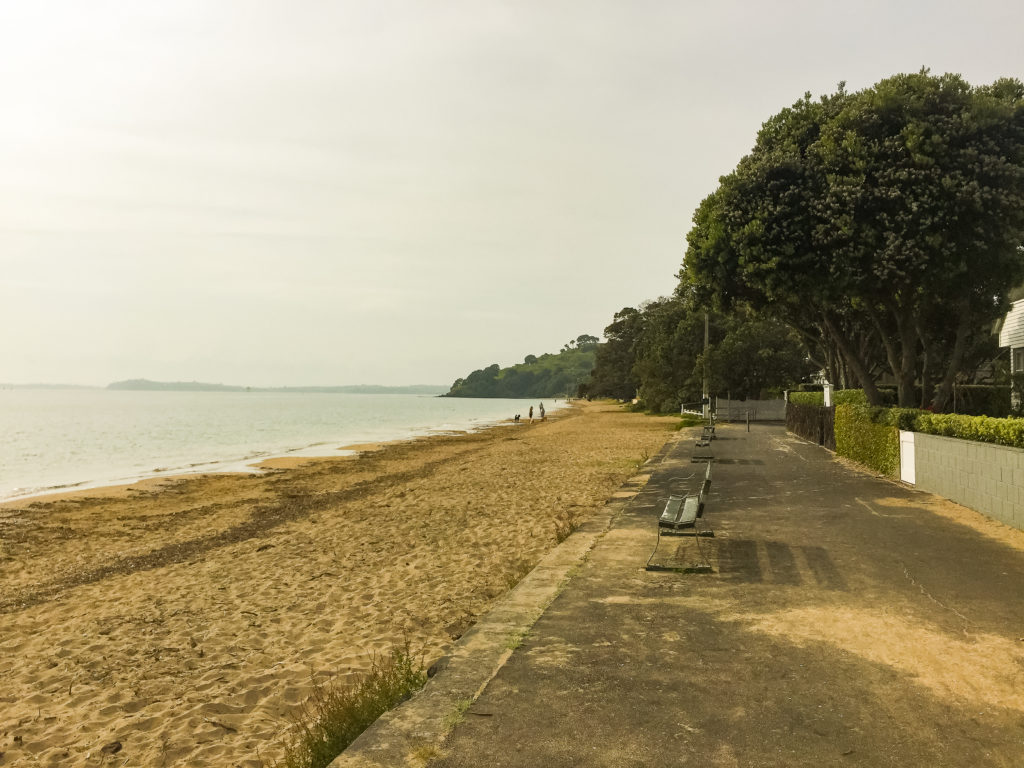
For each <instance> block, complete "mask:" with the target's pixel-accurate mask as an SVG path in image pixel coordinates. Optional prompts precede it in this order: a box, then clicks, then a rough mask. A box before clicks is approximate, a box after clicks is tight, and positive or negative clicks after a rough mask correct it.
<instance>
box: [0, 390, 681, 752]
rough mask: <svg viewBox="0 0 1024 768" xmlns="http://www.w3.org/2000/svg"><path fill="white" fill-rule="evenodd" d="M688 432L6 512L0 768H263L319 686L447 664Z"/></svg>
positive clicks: (534, 446) (571, 430) (530, 428)
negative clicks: (561, 535) (476, 626)
mask: <svg viewBox="0 0 1024 768" xmlns="http://www.w3.org/2000/svg"><path fill="white" fill-rule="evenodd" d="M675 423H677V420H676V419H674V418H671V417H669V418H651V417H646V416H642V415H638V414H630V413H625V412H623V411H622V410H620V409H619V408H618V407H616V406H610V405H597V404H586V405H583V406H581V407H577V408H572V409H569V410H567V411H565V412H559V413H558V414H557V418H549V420H548V421H547V422H545V423H539V422H538V423H535V424H533V425H528V424H522V425H518V426H512V425H509V426H502V427H497V428H494V429H490V430H486V431H484V432H480V433H475V434H468V435H458V436H438V437H431V438H426V439H422V440H416V441H410V442H404V443H397V444H391V445H385V446H382V447H377V449H376V450H366V451H365V452H364V453H361V454H359V456H357V457H347V458H332V459H322V460H321V459H317V460H303V461H290V462H285V463H275V464H274V465H273V468H270V469H268V472H267V474H264V475H252V476H250V475H211V476H205V477H198V478H197V477H191V478H187V479H176V480H170V481H168V480H160V481H150V482H147V483H140V484H136V485H133V486H131V487H130V488H121V489H110V490H109V491H107V490H91V491H87V492H82V493H79V494H74V495H70V496H64V497H61V498H59V499H52V498H48V499H45V500H37V501H34V502H32V501H22V502H15V503H11V504H7V505H4V506H0V753H3V754H2V756H0V765H5V766H7V765H12V766H14V765H18V766H20V765H25V766H27V765H61V766H93V765H146V766H185V765H189V766H227V765H231V766H236V765H237V766H263V765H270V764H271V763H272V762H273V760H274V759H277V758H279V757H280V756H281V754H282V744H283V738H282V736H283V731H284V730H285V728H286V727H287V726H288V723H289V716H290V715H291V714H292V713H294V712H295V711H296V709H297V708H298V707H299V705H301V703H302V702H303V701H304V700H305V699H306V698H307V697H308V695H309V693H310V690H311V685H312V681H314V680H319V681H323V680H327V679H331V678H345V677H347V676H351V675H356V674H358V673H359V672H360V671H361V670H364V669H365V668H366V667H367V665H368V662H369V658H370V656H371V655H372V654H374V653H378V654H379V653H386V652H387V651H388V650H389V649H390V648H391V647H392V646H394V645H396V644H402V643H403V642H405V641H406V640H408V641H409V642H410V643H411V644H412V646H413V647H414V648H416V649H420V650H421V652H422V653H423V656H424V659H425V660H426V662H427V663H428V664H429V663H430V662H431V661H432V660H433V659H435V658H438V657H440V656H441V655H443V654H444V653H445V652H446V650H447V649H448V648H449V647H450V646H451V644H452V643H453V642H454V640H455V639H457V638H458V637H459V636H460V635H461V634H462V633H463V632H464V631H465V630H466V629H467V628H468V627H469V626H471V625H472V623H473V621H474V619H475V617H477V616H479V615H480V614H481V613H483V612H485V611H486V610H487V609H488V607H489V606H490V605H491V604H492V603H493V601H494V600H495V599H496V598H497V597H498V596H500V595H501V594H503V593H504V592H505V591H507V590H508V589H509V588H510V587H511V586H512V585H514V584H515V583H516V581H517V580H518V579H519V578H521V577H522V576H523V575H525V573H527V572H528V571H529V570H530V569H531V568H532V566H533V564H534V563H535V562H536V561H537V560H538V559H539V558H540V557H541V555H542V554H543V553H544V552H546V551H547V550H549V549H550V548H551V547H553V546H554V545H555V543H556V534H555V530H556V521H558V520H559V519H562V520H563V521H564V519H565V518H566V516H569V517H576V518H582V517H585V516H586V515H587V514H589V513H590V512H591V511H593V510H595V509H597V508H599V507H600V506H601V505H602V504H603V503H604V501H605V500H606V499H607V498H608V497H609V496H611V495H612V494H613V493H614V492H615V490H616V489H617V488H618V487H619V485H620V484H621V483H622V482H623V481H624V480H625V479H626V478H628V477H629V476H630V475H632V474H634V472H635V470H636V467H637V463H638V462H640V461H642V460H643V459H644V458H646V457H647V456H648V455H650V454H653V453H654V452H656V451H657V450H658V449H659V448H660V447H661V445H662V444H663V443H664V442H665V440H666V439H667V438H668V437H669V436H670V434H671V432H670V431H669V430H670V428H671V426H672V425H674V424H675ZM370 448H374V447H373V446H371V447H370ZM118 745H119V746H118Z"/></svg>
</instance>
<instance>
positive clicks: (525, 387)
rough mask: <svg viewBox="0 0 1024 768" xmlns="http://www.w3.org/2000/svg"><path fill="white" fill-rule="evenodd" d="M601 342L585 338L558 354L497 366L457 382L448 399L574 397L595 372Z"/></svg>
mask: <svg viewBox="0 0 1024 768" xmlns="http://www.w3.org/2000/svg"><path fill="white" fill-rule="evenodd" d="M598 341H599V339H598V338H597V337H596V336H590V335H588V334H583V335H580V336H577V337H576V338H575V339H573V340H572V341H570V342H568V343H567V344H566V345H565V346H564V347H562V350H561V351H560V352H557V353H554V354H552V353H547V354H543V355H541V356H540V357H537V356H536V355H527V356H526V358H525V359H524V360H523V362H521V363H519V364H518V365H512V366H509V367H507V368H501V367H500V366H499V365H498V364H497V363H494V364H492V365H489V366H487V367H486V368H481V369H479V370H476V371H473V372H472V373H471V374H469V375H468V376H467V377H466V378H464V379H457V380H456V381H455V383H454V384H452V387H451V389H450V390H449V392H448V393H447V394H446V395H444V396H445V397H511V398H517V397H524V398H525V397H572V396H574V395H575V394H576V392H577V391H578V390H579V388H580V386H581V385H582V384H583V383H584V382H585V381H586V380H587V378H588V377H589V376H590V372H591V370H592V369H593V368H594V359H595V354H596V351H597V348H598Z"/></svg>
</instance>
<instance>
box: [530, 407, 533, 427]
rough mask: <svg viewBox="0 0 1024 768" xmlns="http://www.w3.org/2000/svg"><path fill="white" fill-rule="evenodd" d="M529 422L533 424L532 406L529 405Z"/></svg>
mask: <svg viewBox="0 0 1024 768" xmlns="http://www.w3.org/2000/svg"><path fill="white" fill-rule="evenodd" d="M530 423H531V424H533V406H532V405H531V406H530Z"/></svg>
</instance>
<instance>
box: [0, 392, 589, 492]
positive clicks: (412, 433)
mask: <svg viewBox="0 0 1024 768" xmlns="http://www.w3.org/2000/svg"><path fill="white" fill-rule="evenodd" d="M553 402H554V403H556V405H555V407H554V408H552V409H550V410H549V411H548V414H549V418H557V416H556V414H561V413H563V412H564V411H566V410H567V409H571V408H572V405H573V403H572V401H567V400H562V401H561V402H559V401H557V400H555V401H553ZM512 423H513V422H512V419H510V418H502V419H498V420H491V419H481V420H480V421H479V422H478V423H477V424H472V425H470V426H468V427H467V428H465V429H446V428H445V427H426V428H410V429H408V430H405V431H404V432H403V433H402V434H400V435H399V436H396V437H386V438H383V439H380V440H375V441H370V442H365V441H359V442H356V443H351V444H344V445H339V443H344V442H345V440H344V438H342V439H339V440H337V441H333V440H328V441H324V442H321V443H319V444H316V445H309V446H305V447H301V448H291V449H288V450H285V451H282V452H277V451H274V450H273V449H268V450H267V451H254V452H252V453H250V454H249V455H248V456H247V457H245V458H240V459H239V458H226V459H214V460H210V461H203V462H196V463H195V464H191V465H188V466H182V467H175V468H172V469H167V470H161V469H155V470H152V471H147V472H141V473H139V474H137V475H129V476H127V477H123V478H108V479H104V480H83V481H81V482H77V483H67V484H63V485H54V486H47V487H41V488H33V489H31V490H29V491H27V492H25V493H16V494H13V495H9V496H0V510H2V509H4V508H8V507H11V506H19V505H22V504H31V503H34V502H37V501H41V502H44V503H45V502H48V501H55V500H59V499H63V498H76V497H79V496H95V495H97V494H102V495H106V494H107V493H108V492H109V493H119V492H122V491H126V490H130V489H132V488H135V487H139V488H142V489H144V490H152V489H153V488H159V487H160V484H161V483H163V482H173V481H178V480H182V479H189V478H201V477H207V476H209V475H222V474H229V475H230V474H243V475H260V474H263V473H265V472H266V471H267V470H268V469H286V468H290V467H293V466H298V465H300V464H303V463H306V462H308V461H316V460H333V459H342V458H352V457H354V456H356V455H358V454H359V453H361V452H362V451H363V450H366V449H367V447H368V446H372V447H373V449H377V448H379V447H380V446H384V445H390V444H392V443H401V442H405V441H409V440H420V439H425V438H430V437H435V436H452V435H460V434H473V433H476V432H480V431H482V430H487V429H494V428H495V427H500V426H508V425H511V424H512ZM521 424H526V422H521ZM328 446H334V447H333V448H328ZM321 450H323V451H324V452H318V451H321ZM193 467H194V468H193Z"/></svg>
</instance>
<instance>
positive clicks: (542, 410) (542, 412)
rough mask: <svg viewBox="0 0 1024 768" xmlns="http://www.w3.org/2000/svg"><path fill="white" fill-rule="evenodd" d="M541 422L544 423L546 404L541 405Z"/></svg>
mask: <svg viewBox="0 0 1024 768" xmlns="http://www.w3.org/2000/svg"><path fill="white" fill-rule="evenodd" d="M540 420H541V421H544V403H541V404H540Z"/></svg>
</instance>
